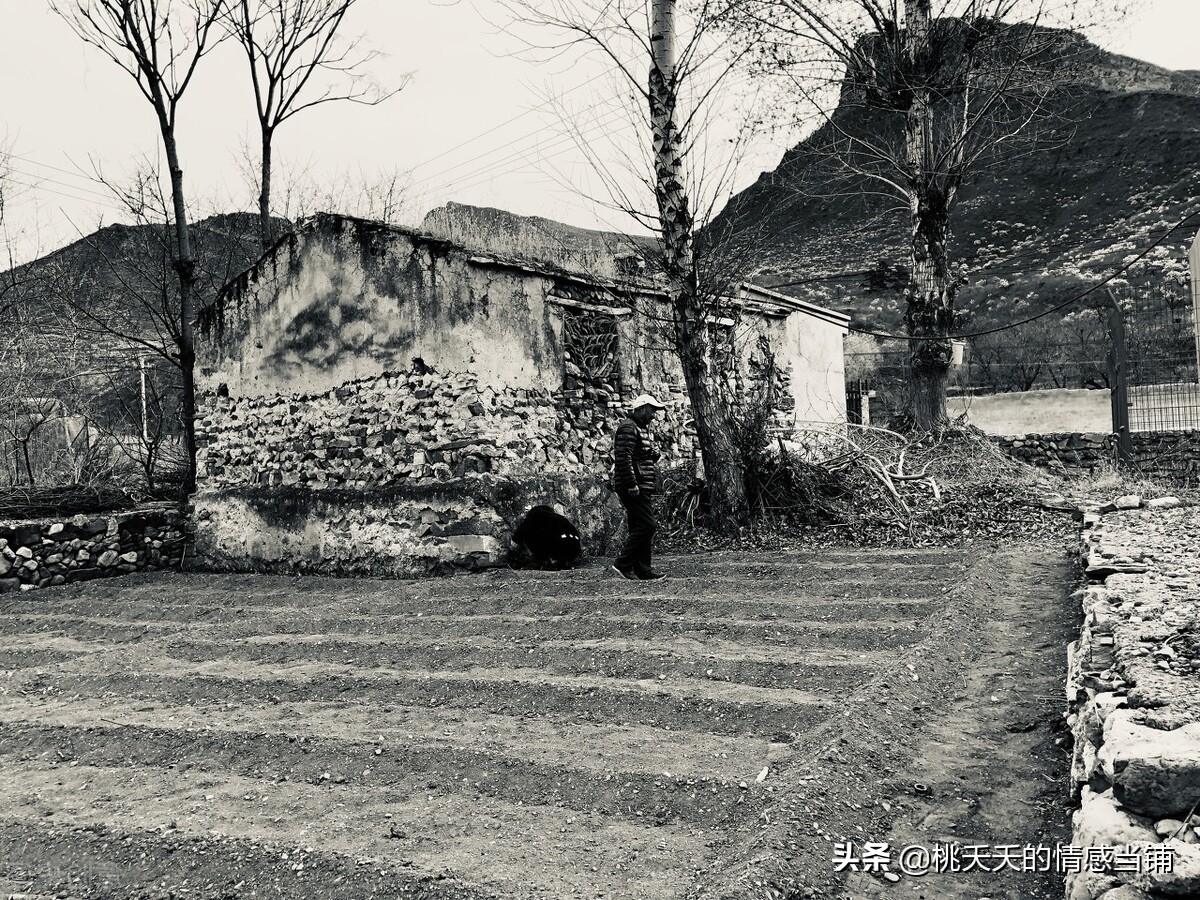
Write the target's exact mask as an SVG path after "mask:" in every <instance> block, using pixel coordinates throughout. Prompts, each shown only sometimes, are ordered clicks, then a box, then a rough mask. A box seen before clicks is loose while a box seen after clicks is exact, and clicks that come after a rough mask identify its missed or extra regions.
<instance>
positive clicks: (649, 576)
mask: <svg viewBox="0 0 1200 900" xmlns="http://www.w3.org/2000/svg"><path fill="white" fill-rule="evenodd" d="M666 577H667V576H666V575H664V574H663V573H662V572H655V571H654V570H653V569H651V570H650V571H649V572H647V573H646V574H645V575H639V576H638V579H639V580H641V581H662V580H663V579H664V578H666Z"/></svg>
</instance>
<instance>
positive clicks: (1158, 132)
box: [718, 45, 1200, 329]
mask: <svg viewBox="0 0 1200 900" xmlns="http://www.w3.org/2000/svg"><path fill="white" fill-rule="evenodd" d="M1085 49H1086V59H1085V61H1084V62H1083V64H1082V65H1079V66H1077V67H1076V68H1075V70H1074V71H1073V73H1072V77H1071V82H1070V84H1064V85H1063V86H1062V87H1061V89H1060V90H1059V92H1058V93H1057V94H1055V95H1053V96H1052V98H1051V104H1050V108H1051V112H1052V116H1051V117H1049V118H1047V119H1045V120H1043V122H1042V124H1041V126H1040V128H1041V135H1040V137H1041V138H1042V140H1041V143H1040V145H1039V147H1037V148H1032V147H1030V148H1022V152H1017V153H1010V154H1009V155H1008V156H1005V157H1003V158H998V159H994V160H992V161H991V162H990V163H989V164H988V165H987V166H985V167H984V168H983V169H982V171H981V172H980V173H979V174H978V176H977V177H975V178H974V179H973V180H972V181H970V182H969V183H967V184H966V185H965V186H964V188H963V189H962V191H961V193H960V201H959V204H958V206H957V208H956V211H955V213H954V220H953V223H954V227H953V244H952V247H951V251H952V254H953V255H954V257H955V258H956V261H957V262H958V263H960V264H961V265H962V266H963V268H964V271H965V273H966V275H967V277H968V278H969V279H970V281H969V284H968V285H967V286H966V287H965V288H964V289H963V292H962V294H961V302H962V305H963V306H964V307H965V308H967V309H970V310H971V311H972V312H973V313H974V317H975V321H976V323H977V324H985V325H986V324H999V323H1001V322H1003V321H1005V320H1006V319H1007V320H1009V321H1011V320H1012V319H1013V318H1018V317H1021V316H1024V315H1027V314H1028V313H1030V312H1035V311H1038V310H1040V309H1043V308H1045V307H1046V306H1047V305H1049V304H1050V303H1053V302H1056V301H1059V300H1061V299H1065V298H1067V297H1070V296H1072V295H1073V294H1074V293H1075V292H1076V291H1078V290H1079V289H1080V287H1081V286H1083V285H1085V284H1088V283H1091V282H1092V281H1093V280H1094V279H1095V278H1096V277H1097V276H1099V275H1103V274H1108V273H1109V272H1111V271H1112V270H1113V269H1114V268H1115V267H1118V266H1120V265H1121V264H1122V263H1123V262H1124V261H1125V260H1127V259H1129V258H1130V257H1131V256H1132V255H1133V254H1135V253H1136V252H1138V251H1139V250H1141V249H1142V248H1144V247H1145V246H1147V245H1148V244H1149V243H1150V242H1151V241H1152V240H1153V239H1154V238H1155V237H1157V236H1158V235H1159V234H1161V232H1162V230H1163V229H1164V228H1165V227H1167V226H1169V225H1171V224H1174V223H1175V222H1176V221H1178V220H1179V219H1180V218H1182V217H1183V216H1184V215H1186V214H1187V213H1188V212H1191V211H1192V210H1194V209H1196V208H1197V205H1198V201H1200V179H1197V177H1196V175H1197V172H1200V140H1198V139H1197V138H1198V137H1200V73H1197V72H1170V71H1167V70H1165V69H1161V68H1158V67H1155V66H1151V65H1149V64H1147V63H1143V62H1139V61H1137V60H1133V59H1129V58H1127V57H1120V56H1116V55H1113V54H1109V53H1106V52H1104V51H1102V50H1099V49H1098V48H1095V47H1092V46H1090V45H1088V46H1087V47H1086V48H1085ZM859 116H860V114H859V113H857V112H856V111H855V110H853V109H850V108H846V107H840V108H839V109H838V110H837V112H836V113H835V116H834V118H835V121H836V122H837V124H838V126H839V127H843V128H859V127H863V123H862V121H861V120H858V121H856V119H858V118H859ZM827 134H828V129H822V130H818V131H817V132H816V133H814V134H813V135H811V136H810V137H809V138H807V139H806V140H805V141H803V142H801V143H800V144H798V145H796V146H795V147H793V148H792V149H791V150H790V151H789V152H788V153H787V154H786V155H785V156H784V158H783V160H782V162H781V164H780V165H779V167H778V168H777V169H776V170H775V171H773V172H769V173H765V174H764V175H763V176H762V177H760V178H759V180H758V182H757V183H756V184H754V185H753V186H751V187H750V188H749V189H748V190H746V191H744V192H743V193H742V194H740V195H739V196H738V197H736V198H735V199H734V200H733V201H732V202H731V203H730V205H729V206H728V207H727V211H726V213H725V214H724V218H723V220H721V221H719V223H718V224H720V225H723V226H726V227H732V228H734V230H735V231H740V232H742V233H744V234H747V235H751V239H752V240H753V241H754V243H755V245H756V246H758V247H760V248H761V253H762V259H761V261H760V267H759V273H758V275H759V278H760V280H761V281H762V282H763V283H764V284H770V285H780V286H785V289H787V290H792V291H795V292H797V293H801V294H804V295H806V296H807V297H809V298H810V299H812V300H814V301H816V302H820V303H823V304H826V305H829V306H832V307H835V308H840V309H842V310H844V311H846V312H849V313H851V314H852V315H853V316H854V318H855V321H856V323H857V324H859V325H863V326H867V327H871V326H875V327H884V328H889V329H893V328H896V327H897V326H898V325H899V321H900V320H899V302H898V301H899V295H898V293H897V292H896V291H895V290H894V289H893V290H888V289H887V288H886V287H885V288H884V289H883V290H876V291H874V292H872V291H870V290H868V289H867V286H866V281H867V279H866V277H865V274H864V273H866V272H868V271H870V270H872V269H876V270H883V271H886V269H887V268H888V267H889V266H896V265H903V264H904V263H905V261H906V253H905V250H904V238H905V232H906V219H907V211H906V210H905V209H904V208H903V207H902V206H901V205H900V204H899V203H897V202H896V201H895V200H893V199H891V198H889V197H884V196H880V195H879V194H878V193H872V194H864V193H863V188H864V185H863V184H861V183H857V184H856V183H855V182H854V181H852V180H847V179H840V180H839V179H837V178H836V176H835V173H834V172H832V171H831V167H830V163H829V161H828V158H827V156H826V155H824V154H823V153H822V152H821V149H820V148H821V146H822V143H823V142H824V141H825V140H827ZM1198 225H1200V220H1197V221H1196V222H1195V223H1193V224H1192V225H1191V226H1190V227H1188V228H1184V229H1181V230H1180V231H1178V232H1176V233H1175V234H1174V235H1172V236H1171V238H1170V239H1168V240H1167V241H1166V242H1165V243H1164V244H1163V245H1162V246H1161V247H1159V248H1156V249H1155V250H1154V251H1153V252H1152V254H1151V256H1150V258H1149V261H1150V268H1149V271H1148V273H1144V274H1145V277H1148V278H1150V279H1152V280H1160V281H1161V279H1162V278H1163V277H1164V276H1165V277H1166V278H1168V279H1169V280H1171V281H1172V282H1174V283H1176V284H1182V278H1183V273H1184V272H1185V270H1186V248H1187V245H1188V244H1189V243H1190V242H1191V240H1192V239H1193V237H1194V236H1195V234H1196V231H1197V226H1198ZM881 263H883V264H884V265H883V266H882V267H881ZM886 280H887V279H883V281H886Z"/></svg>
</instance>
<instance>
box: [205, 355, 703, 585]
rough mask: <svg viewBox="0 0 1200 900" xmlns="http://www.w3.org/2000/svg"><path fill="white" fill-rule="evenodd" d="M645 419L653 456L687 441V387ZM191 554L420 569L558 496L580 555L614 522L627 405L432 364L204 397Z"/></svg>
mask: <svg viewBox="0 0 1200 900" xmlns="http://www.w3.org/2000/svg"><path fill="white" fill-rule="evenodd" d="M664 399H665V400H666V402H667V407H668V408H667V410H666V411H665V413H663V414H662V415H661V416H660V421H659V422H658V423H656V425H655V428H654V430H655V433H656V437H657V443H658V446H659V449H660V451H661V452H662V454H663V459H662V461H661V463H660V465H661V466H662V468H663V469H666V468H668V467H683V468H686V467H687V466H688V465H691V464H692V460H693V458H694V455H695V438H694V435H693V433H692V432H691V430H690V429H689V428H688V427H685V417H686V414H687V409H688V407H687V401H686V399H685V396H684V394H683V391H682V387H680V389H679V390H678V391H669V392H666V393H665V394H664ZM200 409H201V420H200V423H199V425H198V428H197V431H198V437H199V442H200V446H201V450H200V454H199V470H200V471H199V486H200V487H199V491H198V492H197V493H196V495H194V497H193V504H192V509H193V518H194V520H195V526H196V551H197V557H198V558H199V559H200V560H201V561H202V563H203V564H205V565H208V566H211V567H213V568H217V569H231V570H248V571H279V572H314V573H315V572H323V573H328V574H359V575H395V576H405V575H424V574H430V573H447V572H450V571H452V570H453V569H455V568H465V569H468V570H470V569H477V568H480V567H485V566H489V565H495V564H498V563H501V562H503V561H504V560H505V558H506V557H507V551H508V548H509V538H510V535H511V533H512V530H513V529H515V528H516V526H517V524H518V523H519V522H520V520H521V518H522V516H523V515H524V513H525V511H526V510H527V509H528V508H529V507H531V506H536V505H539V504H546V505H550V506H554V507H556V508H557V509H558V510H559V511H560V512H562V513H563V514H564V515H566V516H567V517H568V518H569V519H571V520H572V522H573V523H574V524H575V525H576V527H577V528H578V529H579V531H580V533H581V535H582V536H583V538H584V552H585V553H586V554H591V555H599V554H607V553H609V552H610V551H611V550H612V544H613V538H614V535H615V533H616V531H617V528H618V526H619V523H620V522H621V520H622V514H621V509H620V505H619V503H618V502H617V500H616V498H615V497H614V496H613V495H612V493H611V491H608V490H607V489H606V487H605V485H606V483H607V481H608V478H609V472H610V469H611V466H612V462H611V459H612V435H613V432H614V431H615V429H616V426H617V423H618V422H619V421H620V420H621V418H623V417H624V413H623V412H622V410H621V402H620V400H619V399H617V398H615V397H613V396H611V392H610V391H609V390H607V389H605V388H603V387H593V386H582V387H579V388H576V389H567V390H562V391H556V392H550V391H539V390H534V389H502V390H496V389H495V388H493V387H491V386H489V385H486V384H480V382H479V380H478V378H477V376H475V375H473V374H471V373H457V372H452V373H440V372H436V371H433V370H432V369H431V368H429V367H427V366H419V367H416V368H414V370H413V371H410V372H395V373H385V374H383V375H380V376H376V377H372V378H364V379H360V380H358V381H355V382H350V383H348V384H345V385H341V386H338V387H336V388H334V389H332V390H329V391H325V392H323V393H320V394H316V395H291V396H282V397H280V396H267V397H240V398H233V397H229V396H221V395H206V396H205V397H203V398H202V402H201V405H200Z"/></svg>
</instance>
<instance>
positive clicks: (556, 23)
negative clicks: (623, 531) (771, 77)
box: [506, 0, 750, 530]
mask: <svg viewBox="0 0 1200 900" xmlns="http://www.w3.org/2000/svg"><path fill="white" fill-rule="evenodd" d="M506 3H507V5H508V7H509V9H510V10H511V11H512V13H513V14H514V18H515V20H516V21H517V22H519V23H522V24H526V25H533V26H535V27H536V28H538V29H542V30H544V31H547V32H551V33H556V34H557V35H558V38H557V39H555V40H552V41H551V42H550V43H549V44H546V43H541V44H538V45H537V46H539V47H540V48H542V49H546V50H550V51H551V53H554V54H561V53H570V52H571V51H582V52H583V53H584V54H587V53H592V54H594V55H595V56H598V57H599V58H600V59H602V60H604V61H605V63H606V65H607V67H608V68H609V70H610V71H611V72H612V73H614V74H615V75H616V76H617V79H616V80H617V83H618V85H619V86H620V87H619V90H620V92H622V93H625V92H627V93H628V94H630V95H632V96H633V97H634V98H636V102H637V103H638V104H640V106H641V115H640V116H639V119H640V124H641V126H642V129H643V131H642V133H643V134H644V135H646V136H648V137H649V139H650V140H649V147H648V148H647V149H648V153H647V158H646V159H645V166H646V168H645V170H644V171H643V172H642V173H640V174H638V176H637V178H638V180H640V182H641V184H642V186H643V187H644V188H645V189H646V193H647V195H648V197H650V198H653V200H652V202H653V206H652V208H649V209H648V208H647V206H645V205H642V203H641V202H640V201H639V199H638V198H636V197H635V196H633V195H632V192H631V191H630V190H629V189H628V187H627V186H625V185H623V184H622V183H621V181H620V178H619V177H618V176H617V175H616V174H615V173H614V172H613V171H611V170H609V169H607V167H606V164H605V162H604V161H603V160H600V159H598V157H597V154H596V153H595V151H594V150H593V149H592V148H591V147H590V146H589V141H588V140H586V131H585V130H583V129H579V130H577V138H578V143H579V145H580V148H581V149H582V150H583V151H584V152H585V153H587V154H588V155H589V157H590V159H591V162H592V163H593V166H594V167H595V168H596V170H597V172H598V174H599V175H600V176H601V178H602V180H603V181H604V182H605V186H606V188H607V189H608V191H609V193H610V195H611V196H612V205H613V206H614V208H616V209H618V210H620V211H621V212H622V213H625V214H627V215H629V216H631V217H632V218H633V219H634V220H635V221H636V222H638V223H639V224H640V225H642V226H645V227H650V228H651V229H652V230H653V231H654V232H655V235H656V237H657V238H658V243H659V250H660V253H661V256H660V264H661V269H662V274H663V275H664V278H665V283H666V287H667V293H668V295H669V303H670V313H669V320H668V321H664V322H661V323H657V322H654V321H653V320H654V319H655V316H654V315H653V314H651V315H649V316H645V318H646V319H647V320H648V321H649V322H650V324H651V325H655V326H657V325H661V326H663V330H664V331H665V332H666V335H664V337H666V338H667V341H668V343H669V344H670V346H671V349H672V350H673V351H674V353H675V354H676V355H677V356H678V358H679V361H680V364H681V369H682V373H683V379H684V383H685V385H686V388H687V394H688V399H689V401H690V404H691V412H692V416H693V420H694V423H695V428H696V432H697V438H698V442H699V445H700V451H701V455H702V458H703V462H704V472H705V477H706V479H707V481H708V485H709V495H710V516H711V521H712V524H713V525H714V526H715V527H716V528H718V529H720V530H735V529H736V528H737V527H738V526H739V525H741V524H743V523H745V522H746V521H747V519H748V518H749V514H750V505H749V501H748V499H747V491H746V479H745V472H744V469H743V465H742V461H741V459H740V458H739V454H738V452H737V448H736V445H735V432H734V426H733V415H732V411H731V406H730V402H729V400H730V398H729V397H728V396H727V393H726V392H725V391H724V390H723V389H722V384H723V383H724V379H723V378H722V377H721V374H722V373H720V372H718V371H716V369H717V362H716V360H715V358H714V353H713V347H712V334H711V329H710V328H709V327H708V324H709V320H710V319H711V318H712V317H713V316H715V315H716V314H717V313H718V312H719V311H720V310H722V309H723V308H725V307H727V306H728V301H729V297H730V296H731V295H733V294H735V293H736V286H737V283H738V281H739V279H738V277H737V274H736V272H737V269H738V267H737V266H736V265H734V264H733V262H732V260H731V259H730V258H729V257H727V256H722V254H721V253H720V251H719V250H718V244H719V243H720V242H719V241H717V240H714V237H713V236H712V235H708V236H707V240H705V241H703V242H701V241H699V238H700V237H701V232H702V229H703V226H704V225H705V224H706V223H707V222H708V221H711V219H712V218H713V217H714V215H715V212H716V210H717V209H718V208H719V204H720V202H721V199H722V193H723V191H724V189H725V188H727V187H728V186H729V184H730V181H731V179H732V175H733V171H734V168H735V165H736V158H737V157H736V152H734V153H729V154H726V155H725V157H724V158H723V159H722V158H719V157H716V156H714V155H710V151H711V146H710V144H709V143H708V142H706V140H705V138H706V133H707V129H708V127H709V125H710V124H711V123H710V122H709V121H708V119H707V116H708V115H709V113H710V111H711V101H712V100H713V98H714V97H715V96H716V95H717V94H718V93H719V92H720V90H721V89H722V87H723V86H725V85H726V84H727V83H728V82H729V80H730V78H729V76H730V75H731V74H732V73H734V72H735V71H737V67H738V65H739V63H740V62H741V60H742V58H743V57H744V55H745V53H746V51H741V52H740V53H734V54H732V55H731V54H729V53H727V52H726V50H727V49H728V48H727V45H724V44H722V43H721V42H720V41H718V40H716V39H715V37H716V29H717V27H718V25H719V23H720V22H721V20H722V16H723V15H724V13H725V11H726V8H727V5H728V4H727V2H726V0H549V2H546V0H506ZM616 99H618V101H619V99H620V94H619V93H618V94H617V97H616ZM635 114H636V110H635ZM589 130H592V131H594V129H589ZM743 137H744V135H742V134H737V135H734V136H733V138H732V141H733V143H734V144H735V145H736V147H740V146H741V140H742V138H743ZM736 147H735V149H736ZM705 181H707V183H704V182H705ZM649 339H650V340H651V341H653V340H654V339H655V337H654V335H650V336H649ZM718 355H719V354H718Z"/></svg>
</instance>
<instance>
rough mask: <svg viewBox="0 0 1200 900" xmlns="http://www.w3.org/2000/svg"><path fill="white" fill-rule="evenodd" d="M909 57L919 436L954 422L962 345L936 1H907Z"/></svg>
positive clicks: (910, 303)
mask: <svg viewBox="0 0 1200 900" xmlns="http://www.w3.org/2000/svg"><path fill="white" fill-rule="evenodd" d="M904 11H905V30H904V42H905V47H904V49H905V55H906V61H907V63H908V67H909V72H910V77H911V78H912V82H913V83H912V92H913V97H912V102H911V104H910V105H909V107H908V109H907V110H906V111H905V122H904V126H905V127H904V141H905V154H906V159H907V163H908V168H909V173H908V176H909V191H910V194H909V213H910V235H909V236H910V242H909V262H910V271H911V274H910V276H909V284H908V288H907V290H906V291H905V294H906V298H905V299H906V309H905V313H904V324H905V326H906V328H907V331H908V335H909V338H910V340H909V391H908V413H909V416H910V419H911V421H910V423H909V424H910V425H911V426H912V427H913V428H914V429H916V430H917V431H924V432H931V433H935V434H936V433H940V432H942V431H943V430H945V428H946V426H947V425H948V424H949V416H948V415H947V412H946V382H947V380H948V379H949V375H950V360H951V358H952V355H953V352H954V348H953V345H952V344H951V342H950V337H949V335H950V334H951V328H952V327H953V326H954V294H955V292H956V291H957V285H956V284H955V283H954V282H953V279H952V278H951V277H950V271H949V263H948V259H947V256H946V247H947V241H948V238H949V230H950V217H949V197H948V196H946V194H945V192H944V191H943V189H942V188H941V187H940V186H939V185H938V180H937V176H936V173H935V172H934V162H933V104H932V102H931V98H930V91H929V88H928V86H926V85H925V84H923V83H922V80H921V73H923V72H925V71H927V68H928V66H927V58H928V55H929V53H930V46H929V28H930V15H931V14H930V0H905V4H904Z"/></svg>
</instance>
